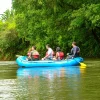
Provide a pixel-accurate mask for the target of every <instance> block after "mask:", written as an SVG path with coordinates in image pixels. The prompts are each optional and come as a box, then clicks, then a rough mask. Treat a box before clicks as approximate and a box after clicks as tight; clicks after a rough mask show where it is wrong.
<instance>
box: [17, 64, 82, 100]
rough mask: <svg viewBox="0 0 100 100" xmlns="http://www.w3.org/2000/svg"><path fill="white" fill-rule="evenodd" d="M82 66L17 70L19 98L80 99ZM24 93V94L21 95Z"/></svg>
mask: <svg viewBox="0 0 100 100" xmlns="http://www.w3.org/2000/svg"><path fill="white" fill-rule="evenodd" d="M80 72H81V71H80V68H79V66H77V67H75V66H73V67H56V68H53V67H47V68H19V69H18V70H17V77H18V87H19V89H18V90H19V91H18V93H19V92H20V93H21V94H20V95H19V96H18V98H19V100H22V99H23V98H26V100H29V99H30V98H31V99H32V98H34V99H32V100H40V99H41V100H67V99H68V98H69V99H70V100H71V98H72V96H73V98H74V100H77V99H79V98H80V97H79V90H80V76H81V74H80ZM21 95H22V96H21Z"/></svg>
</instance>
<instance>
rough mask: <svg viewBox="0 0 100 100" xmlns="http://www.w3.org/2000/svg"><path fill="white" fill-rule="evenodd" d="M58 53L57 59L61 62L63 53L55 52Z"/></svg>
mask: <svg viewBox="0 0 100 100" xmlns="http://www.w3.org/2000/svg"><path fill="white" fill-rule="evenodd" d="M57 53H58V55H57V56H58V59H60V60H62V59H63V58H64V53H63V52H57Z"/></svg>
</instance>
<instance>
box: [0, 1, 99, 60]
mask: <svg viewBox="0 0 100 100" xmlns="http://www.w3.org/2000/svg"><path fill="white" fill-rule="evenodd" d="M12 1H13V8H12V10H11V11H9V10H7V11H6V12H5V13H4V14H3V15H2V17H1V20H0V40H1V42H0V48H1V58H2V57H3V59H4V58H5V59H8V58H9V59H12V58H13V57H15V55H16V54H23V55H25V54H26V53H27V50H28V48H29V47H31V46H32V45H36V46H37V49H38V51H39V52H41V56H43V54H44V53H45V51H46V50H45V45H46V44H50V45H51V47H52V48H53V49H54V50H55V48H56V47H57V46H60V47H61V48H62V50H63V51H64V52H65V53H67V52H69V51H70V48H71V43H72V41H76V42H77V44H78V45H79V46H80V48H81V55H82V56H85V57H100V53H99V48H100V1H99V0H12Z"/></svg>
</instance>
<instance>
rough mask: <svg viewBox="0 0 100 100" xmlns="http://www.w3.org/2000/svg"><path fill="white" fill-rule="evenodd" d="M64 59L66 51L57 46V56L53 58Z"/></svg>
mask: <svg viewBox="0 0 100 100" xmlns="http://www.w3.org/2000/svg"><path fill="white" fill-rule="evenodd" d="M63 59H64V53H63V52H62V51H61V49H60V47H57V48H56V56H55V57H54V58H53V60H63Z"/></svg>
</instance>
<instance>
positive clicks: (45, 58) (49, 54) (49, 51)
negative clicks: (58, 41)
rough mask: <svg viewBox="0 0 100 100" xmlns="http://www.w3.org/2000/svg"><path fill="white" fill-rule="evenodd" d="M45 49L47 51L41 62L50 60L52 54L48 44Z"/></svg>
mask: <svg viewBox="0 0 100 100" xmlns="http://www.w3.org/2000/svg"><path fill="white" fill-rule="evenodd" d="M46 49H47V50H48V51H47V52H46V55H45V57H44V58H42V60H52V59H53V54H54V52H53V50H52V48H50V45H49V44H47V45H46Z"/></svg>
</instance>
